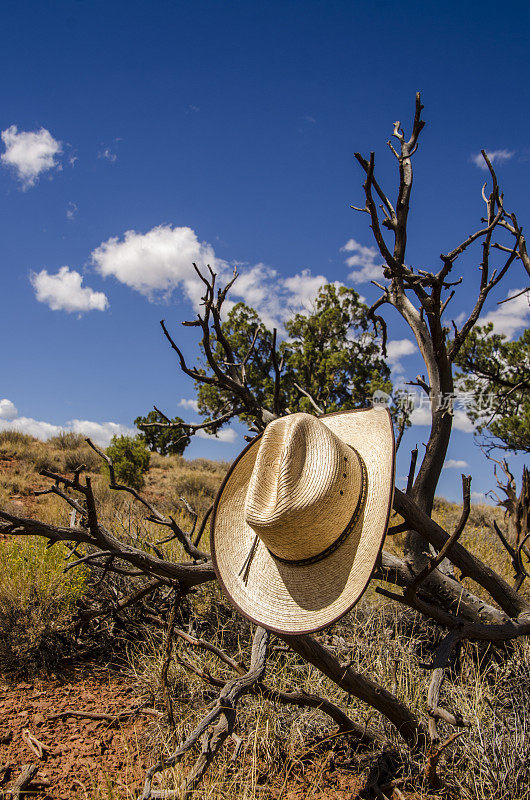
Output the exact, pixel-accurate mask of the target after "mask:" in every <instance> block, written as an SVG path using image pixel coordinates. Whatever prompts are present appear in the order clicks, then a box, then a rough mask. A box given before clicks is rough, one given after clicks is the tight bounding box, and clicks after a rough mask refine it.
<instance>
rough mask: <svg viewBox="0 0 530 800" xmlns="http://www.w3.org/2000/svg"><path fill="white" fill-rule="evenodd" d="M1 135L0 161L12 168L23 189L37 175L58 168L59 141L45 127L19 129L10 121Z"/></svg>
mask: <svg viewBox="0 0 530 800" xmlns="http://www.w3.org/2000/svg"><path fill="white" fill-rule="evenodd" d="M1 135H2V142H3V143H4V146H5V152H4V153H2V164H3V165H4V166H6V167H11V168H12V169H14V171H15V174H16V176H17V178H18V179H19V180H20V182H21V183H22V188H23V189H28V188H29V187H30V186H34V185H35V183H36V181H37V179H38V177H39V175H42V174H43V173H45V172H49V171H50V170H52V169H55V168H56V169H61V165H60V163H59V162H58V161H57V160H56V156H58V155H59V154H60V153H61V152H62V144H61V142H59V141H57V140H56V139H54V138H53V136H52V135H51V133H50V132H49V131H48V130H46V128H41V129H40V130H38V131H20V132H19V131H18V128H17V126H16V125H11V126H10V127H9V128H6V130H5V131H2V134H1Z"/></svg>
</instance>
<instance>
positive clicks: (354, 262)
mask: <svg viewBox="0 0 530 800" xmlns="http://www.w3.org/2000/svg"><path fill="white" fill-rule="evenodd" d="M341 252H343V253H352V255H350V256H348V258H347V259H346V264H347V265H348V267H358V269H354V270H353V272H350V273H349V275H348V278H350V279H351V280H353V281H355V282H356V283H367V282H368V281H373V280H381V278H382V277H383V270H382V266H381V263H382V262H381V255H380V253H379V252H378V251H377V250H376V249H375V247H365V246H364V245H362V244H359V242H356V241H355V239H350V240H349V241H347V242H346V244H345V245H344V247H341Z"/></svg>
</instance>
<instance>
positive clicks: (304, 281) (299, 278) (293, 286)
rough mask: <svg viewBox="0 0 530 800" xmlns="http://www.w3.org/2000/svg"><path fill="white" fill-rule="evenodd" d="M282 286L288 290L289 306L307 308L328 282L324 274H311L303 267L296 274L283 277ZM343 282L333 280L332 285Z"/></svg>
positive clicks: (338, 284) (297, 308) (337, 285)
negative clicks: (290, 276)
mask: <svg viewBox="0 0 530 800" xmlns="http://www.w3.org/2000/svg"><path fill="white" fill-rule="evenodd" d="M282 283H283V286H284V287H285V289H287V292H288V302H289V304H290V305H289V308H292V309H295V310H296V311H298V310H299V309H306V310H309V309H310V308H311V303H312V302H313V300H314V299H315V297H316V296H317V294H318V290H319V289H320V288H321V287H322V286H324V284H326V283H328V280H327V278H326V277H325V276H324V275H311V271H310V270H308V269H303V270H302V271H301V272H299V273H298V275H293V277H292V278H285V279H284V280H283V282H282ZM343 285H344V284H342V283H340V281H334V286H336V287H337V288H338V287H339V286H343Z"/></svg>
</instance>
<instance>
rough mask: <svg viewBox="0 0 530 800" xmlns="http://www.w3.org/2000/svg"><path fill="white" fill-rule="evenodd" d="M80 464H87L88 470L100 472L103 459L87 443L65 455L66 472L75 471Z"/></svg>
mask: <svg viewBox="0 0 530 800" xmlns="http://www.w3.org/2000/svg"><path fill="white" fill-rule="evenodd" d="M80 464H84V465H85V469H86V470H87V471H88V472H99V470H100V467H101V464H102V461H101V458H100V457H99V456H98V454H97V453H95V452H94V451H93V450H92V449H91V448H90V447H89V446H88V445H87V444H84V446H83V447H77V448H75V449H73V450H69V451H68V452H67V453H65V455H64V469H65V471H66V472H73V471H74V470H75V469H76V468H77V467H78V466H79V465H80Z"/></svg>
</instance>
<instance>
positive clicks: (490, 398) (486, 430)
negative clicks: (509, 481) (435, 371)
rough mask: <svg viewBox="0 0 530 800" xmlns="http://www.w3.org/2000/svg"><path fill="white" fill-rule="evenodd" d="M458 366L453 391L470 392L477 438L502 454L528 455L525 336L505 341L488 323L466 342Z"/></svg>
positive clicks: (529, 368) (529, 376) (529, 333)
mask: <svg viewBox="0 0 530 800" xmlns="http://www.w3.org/2000/svg"><path fill="white" fill-rule="evenodd" d="M457 364H458V366H459V367H460V369H461V370H462V372H461V373H458V374H457V379H458V386H459V388H460V389H463V390H464V391H467V392H470V393H471V395H472V400H473V402H472V403H471V404H470V407H469V409H468V414H469V416H470V417H471V419H472V420H473V421H476V422H478V425H477V432H478V433H479V434H486V436H488V437H489V438H492V439H493V441H494V442H495V444H496V446H497V447H499V448H501V449H504V450H512V451H523V452H526V453H530V330H528V329H527V330H525V331H524V333H523V334H522V336H520V338H519V339H516V340H515V341H513V342H509V341H507V339H506V337H505V336H504V334H500V333H493V324H492V323H491V322H490V323H488V324H487V325H485V326H484V327H476V328H474V329H473V331H472V332H471V333H470V334H469V336H468V337H467V339H466V341H465V343H464V345H463V347H462V349H461V351H460V353H459V354H458V358H457Z"/></svg>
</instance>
